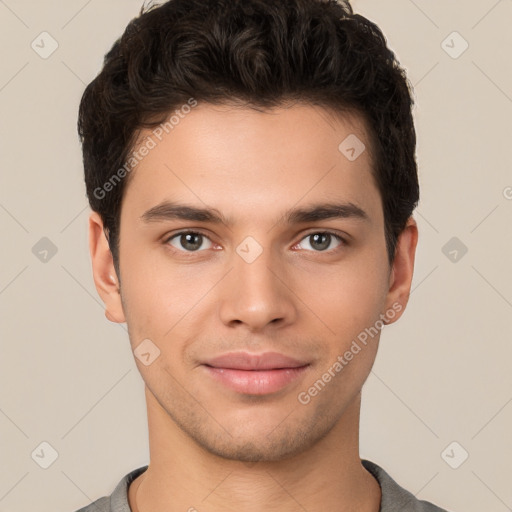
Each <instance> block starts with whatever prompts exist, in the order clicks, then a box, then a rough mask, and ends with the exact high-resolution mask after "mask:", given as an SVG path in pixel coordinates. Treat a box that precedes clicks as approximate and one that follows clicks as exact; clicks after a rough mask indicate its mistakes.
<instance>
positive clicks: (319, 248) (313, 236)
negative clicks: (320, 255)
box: [297, 231, 346, 252]
mask: <svg viewBox="0 0 512 512" xmlns="http://www.w3.org/2000/svg"><path fill="white" fill-rule="evenodd" d="M308 239H309V240H310V243H309V246H310V247H312V249H313V250H314V252H331V251H333V250H336V248H334V249H332V248H331V249H330V250H326V249H328V248H329V247H330V246H331V243H332V242H333V240H334V239H335V240H338V242H340V245H339V246H338V248H339V247H341V246H343V245H346V241H345V240H344V239H343V238H342V237H341V236H340V235H338V234H336V233H333V232H331V231H318V232H315V233H310V234H309V235H306V236H305V237H304V238H303V239H302V240H308ZM301 242H302V241H301ZM297 245H300V243H299V244H297Z"/></svg>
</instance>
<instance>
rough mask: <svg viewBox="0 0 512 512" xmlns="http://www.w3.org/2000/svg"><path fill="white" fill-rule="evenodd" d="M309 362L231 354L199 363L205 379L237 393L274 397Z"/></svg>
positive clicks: (271, 355)
mask: <svg viewBox="0 0 512 512" xmlns="http://www.w3.org/2000/svg"><path fill="white" fill-rule="evenodd" d="M309 366H310V363H309V362H306V361H301V360H298V359H295V358H292V357H289V356H285V355H284V354H279V353H277V352H265V353H263V354H249V353H247V352H231V353H228V354H223V355H221V356H219V357H216V358H213V359H210V360H208V361H207V362H205V363H203V367H204V368H205V370H206V371H207V372H208V375H209V376H210V377H211V378H213V379H214V380H216V381H217V382H220V383H221V384H223V385H224V386H226V387H228V388H230V389H232V390H234V391H236V392H237V393H242V394H249V395H267V394H271V393H275V392H277V391H280V390H281V389H283V388H285V387H286V386H288V385H290V384H291V383H293V382H295V381H297V380H298V379H299V378H300V377H302V376H303V375H304V373H305V372H306V370H307V368H308V367H309Z"/></svg>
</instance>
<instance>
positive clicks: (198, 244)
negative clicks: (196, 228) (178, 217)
mask: <svg viewBox="0 0 512 512" xmlns="http://www.w3.org/2000/svg"><path fill="white" fill-rule="evenodd" d="M201 236H202V235H200V234H199V233H187V234H185V235H181V237H182V241H183V239H185V243H182V244H181V245H182V246H183V247H185V248H186V249H189V250H191V251H196V250H197V249H199V247H201V242H200V241H199V242H198V241H197V239H198V238H199V237H201ZM193 238H195V239H196V242H195V243H194V242H193V241H191V240H192V239H193Z"/></svg>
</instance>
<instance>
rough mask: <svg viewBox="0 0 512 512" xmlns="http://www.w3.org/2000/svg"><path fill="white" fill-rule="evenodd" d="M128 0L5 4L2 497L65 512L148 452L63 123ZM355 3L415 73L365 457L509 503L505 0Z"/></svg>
mask: <svg viewBox="0 0 512 512" xmlns="http://www.w3.org/2000/svg"><path fill="white" fill-rule="evenodd" d="M140 5H141V0H108V1H100V0H89V1H87V0H67V1H66V2H60V1H57V0H41V1H36V0H33V1H29V0H0V20H1V21H0V40H1V48H2V50H1V52H2V66H1V70H0V106H1V117H0V119H1V125H0V130H1V132H0V144H1V147H0V158H1V166H0V168H1V184H0V225H1V237H2V242H1V247H2V250H1V256H2V259H1V265H0V307H1V323H0V326H1V327H0V328H1V332H0V335H1V350H2V352H1V358H0V436H1V454H0V460H1V461H2V468H1V477H0V512H28V511H35V510H38V511H39V512H56V511H62V512H72V511H74V510H76V509H77V508H79V507H81V506H84V505H86V504H88V503H89V502H90V501H91V500H94V499H96V498H98V497H100V496H102V495H105V494H109V493H110V492H111V491H112V490H113V488H114V486H115V485H116V484H117V482H118V481H119V480H120V479H121V477H122V476H123V475H125V474H126V473H127V472H128V471H130V470H132V469H134V468H136V467H139V466H142V465H144V464H146V463H147V462H148V444H147V426H146V416H145V404H144V397H143V386H142V379H141V378H140V376H139V373H138V371H137V368H136V366H135V363H134V360H133V356H132V354H131V353H130V350H129V349H128V347H129V344H128V338H127V332H126V329H125V326H119V325H116V324H112V323H109V322H108V321H107V320H106V319H105V317H104V314H103V307H102V303H101V301H100V300H99V297H98V295H97V293H96V290H95V288H94V284H93V281H92V278H91V270H90V261H89V255H88V246H87V233H86V225H87V224H86V223H87V216H88V211H89V209H88V206H87V202H86V198H85V189H84V185H83V175H82V166H81V153H80V147H79V143H78V138H77V134H76V127H75V126H76V116H77V106H78V102H79V99H80V97H81V94H82V92H83V89H84V86H85V84H87V83H88V82H89V81H90V80H92V79H93V78H94V76H95V75H96V74H97V72H98V71H99V69H100V66H101V63H102V60H103V55H104V54H105V53H106V52H107V50H108V49H109V48H110V46H111V45H112V43H113V41H114V39H116V38H117V37H118V36H119V35H120V34H121V32H122V30H123V29H124V27H125V25H126V23H127V22H128V21H129V20H130V19H131V18H132V17H133V16H135V15H137V14H138V11H139V8H140ZM353 5H354V7H355V9H356V10H357V11H358V12H360V13H361V14H363V15H365V16H367V17H369V18H370V19H372V20H373V21H375V22H376V23H377V24H378V25H379V26H380V27H381V28H382V29H383V31H384V33H385V34H386V35H387V37H388V40H389V43H390V45H391V47H392V48H393V49H394V50H395V51H396V53H397V55H398V56H399V59H400V61H401V62H402V64H403V65H404V66H405V67H406V68H407V70H408V73H409V76H410V79H411V82H412V83H413V84H414V85H415V98H416V102H417V105H416V107H415V116H416V120H417V132H418V163H419V167H420V180H421V187H422V199H421V203H420V205H419V208H418V210H417V212H416V218H417V220H418V223H419V227H420V243H419V247H418V256H417V263H416V270H415V278H414V283H413V293H412V295H411V301H410V304H409V306H408V310H407V312H406V314H405V316H404V317H403V318H402V319H401V320H400V322H398V324H395V325H392V326H390V327H388V328H386V329H385V331H384V333H383V335H382V339H381V346H380V349H379V354H378V357H377V361H376V363H375V366H374V368H373V371H372V373H371V375H370V376H369V378H368V381H367V383H366V385H365V388H364V393H363V409H362V418H361V456H362V457H363V458H368V459H370V460H373V461H375V462H376V463H378V464H380V465H381V466H383V467H384V468H385V469H386V470H387V471H388V472H389V473H390V474H391V475H392V476H393V477H394V478H395V479H396V480H397V481H398V482H399V483H400V484H401V485H402V486H404V487H405V488H406V489H408V490H410V491H411V492H412V493H414V494H415V495H416V496H417V497H418V498H420V499H427V500H429V501H433V502H435V503H437V504H439V505H441V506H443V507H445V508H447V509H450V510H453V511H454V512H458V511H460V512H477V511H478V512H480V511H482V510H486V511H491V510H492V511H495V512H502V511H507V510H512V486H511V485H510V482H511V477H512V470H511V466H512V462H511V461H512V440H511V435H510V433H511V432H512V403H511V402H512V372H511V360H512V347H511V343H510V340H511V338H512V336H511V335H512V327H511V323H510V318H511V314H512V276H511V270H510V262H511V261H512V229H511V226H512V172H511V155H510V150H511V145H512V143H511V135H512V130H511V122H510V119H511V118H512V69H511V64H510V63H511V56H510V54H511V50H512V30H511V29H510V25H511V21H512V1H510V0H501V1H496V0H478V1H477V0H471V1H466V2H459V1H455V0H451V1H442V0H431V1H427V0H415V1H413V0H393V1H392V2H391V1H387V2H383V1H382V0H381V1H379V0H355V1H354V2H353ZM43 31H46V32H48V33H49V34H50V35H51V37H52V38H54V39H55V40H56V41H57V43H58V48H57V50H56V51H55V52H54V53H53V54H52V55H50V56H49V57H48V58H46V59H43V58H42V57H41V56H40V55H39V54H38V53H36V51H34V50H33V49H32V47H31V43H32V41H34V40H35V42H36V43H38V41H39V46H40V47H41V46H42V43H41V42H40V41H41V37H46V38H47V39H45V43H44V45H45V46H44V47H45V49H46V50H48V49H51V40H50V39H48V36H41V37H39V35H40V34H41V32H43ZM454 31H457V32H458V33H459V34H460V36H457V35H453V34H452V33H453V32H454ZM443 41H445V43H443ZM464 41H467V43H468V44H469V47H468V48H467V50H466V51H465V52H464V53H462V54H461V55H460V56H458V57H457V58H453V57H454V56H457V55H458V53H460V51H461V50H462V49H463V48H464ZM39 51H42V48H39ZM449 53H450V54H451V55H449ZM43 237H47V238H48V239H49V240H51V242H52V243H53V244H54V246H55V248H56V250H57V252H56V253H55V254H54V255H52V252H51V251H50V252H49V253H48V254H46V255H45V253H44V252H41V251H44V248H45V247H46V246H45V245H44V244H48V242H47V241H43V242H39V241H40V239H41V238H43ZM453 237H456V238H457V239H458V241H455V242H453V241H452V242H451V243H452V244H453V243H455V244H458V247H457V245H453V246H452V245H448V246H447V247H445V244H447V243H448V242H449V240H451V239H452V238H453ZM38 242H39V244H42V245H36V244H37V243H38ZM461 244H464V246H465V247H467V253H466V254H464V255H462V251H461V248H463V247H462V245H461ZM34 246H35V247H36V249H33V247H34ZM41 247H43V249H41ZM443 248H444V249H443ZM454 250H455V251H457V253H454V252H453V251H454ZM445 253H446V255H445ZM450 253H451V254H450ZM44 257H46V261H41V258H43V259H44ZM454 257H456V260H455V261H452V260H453V258H454ZM454 441H456V442H457V443H458V445H452V446H449V445H450V444H451V443H452V442H454ZM42 442H46V443H49V444H50V445H51V447H53V448H50V447H48V446H47V445H43V446H41V443H42ZM447 447H448V449H447ZM52 449H53V450H55V451H56V452H57V454H58V457H57V459H56V460H55V461H54V462H53V463H52V464H51V465H50V466H49V467H48V468H47V469H43V468H42V467H40V464H44V463H45V462H46V463H49V462H51V459H50V456H51V453H52ZM41 450H42V451H41ZM464 451H467V452H468V454H469V457H468V458H467V460H466V461H464V462H463V463H462V464H461V465H460V466H459V467H458V469H453V468H452V467H450V465H449V464H448V463H447V462H446V461H448V462H450V463H451V464H452V465H456V464H457V463H460V461H461V460H462V458H463V455H464ZM42 454H44V456H43V455H42Z"/></svg>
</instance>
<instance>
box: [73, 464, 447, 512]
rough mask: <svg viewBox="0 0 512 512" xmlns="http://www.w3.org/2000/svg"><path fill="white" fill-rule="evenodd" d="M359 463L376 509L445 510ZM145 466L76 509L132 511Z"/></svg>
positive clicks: (397, 511) (375, 468)
mask: <svg viewBox="0 0 512 512" xmlns="http://www.w3.org/2000/svg"><path fill="white" fill-rule="evenodd" d="M361 463H362V464H363V466H364V467H365V468H366V469H367V470H368V471H369V472H370V473H371V474H372V475H373V476H374V477H375V479H376V480H377V481H378V482H379V485H380V488H381V490H382V499H381V503H380V509H379V512H448V511H447V510H445V509H443V508H439V507H437V506H436V505H433V504H432V503H430V502H428V501H423V500H418V499H417V498H416V497H415V496H414V495H413V494H411V493H410V492H409V491H406V490H405V489H404V488H403V487H400V485H398V484H397V483H396V482H395V481H394V480H393V479H392V478H391V477H390V476H389V475H388V474H387V473H386V471H384V470H383V469H382V468H381V467H380V466H378V465H377V464H375V463H374V462H371V461H369V460H365V459H361ZM147 468H148V466H142V467H140V468H137V469H134V470H133V471H131V472H130V473H128V474H127V475H125V476H124V477H123V478H122V480H121V481H120V482H119V483H118V484H117V487H116V488H115V489H114V492H113V493H112V494H111V495H110V496H104V497H103V498H99V499H98V500H96V501H94V502H93V503H91V504H90V505H88V506H86V507H84V508H81V509H80V510H77V511H76V512H131V509H130V505H129V504H128V487H129V485H130V484H131V483H132V482H133V480H135V478H137V477H138V476H139V475H140V474H141V473H143V472H144V471H146V469H147Z"/></svg>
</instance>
